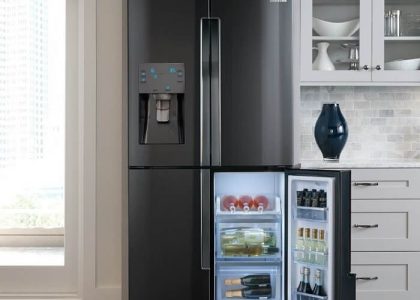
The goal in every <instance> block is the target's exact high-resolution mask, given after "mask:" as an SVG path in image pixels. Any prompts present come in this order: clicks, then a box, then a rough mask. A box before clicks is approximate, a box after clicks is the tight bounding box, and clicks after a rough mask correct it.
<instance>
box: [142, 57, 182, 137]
mask: <svg viewBox="0 0 420 300" xmlns="http://www.w3.org/2000/svg"><path fill="white" fill-rule="evenodd" d="M184 93H185V66H184V64H182V63H145V64H141V65H140V67H139V94H140V124H139V126H140V143H141V144H183V143H184V120H183V118H184V116H183V115H184V113H183V104H184V103H183V101H184Z"/></svg>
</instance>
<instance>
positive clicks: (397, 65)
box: [385, 58, 420, 71]
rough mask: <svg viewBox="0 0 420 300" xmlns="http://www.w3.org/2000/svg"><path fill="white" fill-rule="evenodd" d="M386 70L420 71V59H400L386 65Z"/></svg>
mask: <svg viewBox="0 0 420 300" xmlns="http://www.w3.org/2000/svg"><path fill="white" fill-rule="evenodd" d="M385 70H404V71H416V70H420V58H413V59H399V60H393V61H390V62H387V63H385Z"/></svg>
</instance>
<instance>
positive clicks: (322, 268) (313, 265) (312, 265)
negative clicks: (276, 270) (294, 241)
mask: <svg viewBox="0 0 420 300" xmlns="http://www.w3.org/2000/svg"><path fill="white" fill-rule="evenodd" d="M293 262H294V263H295V264H299V265H303V266H306V267H310V268H316V269H321V270H327V269H328V265H320V264H314V263H309V262H304V261H299V260H296V259H294V260H293Z"/></svg>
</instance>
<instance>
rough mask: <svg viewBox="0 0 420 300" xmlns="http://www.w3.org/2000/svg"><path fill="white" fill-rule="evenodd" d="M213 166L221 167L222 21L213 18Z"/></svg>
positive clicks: (211, 58)
mask: <svg viewBox="0 0 420 300" xmlns="http://www.w3.org/2000/svg"><path fill="white" fill-rule="evenodd" d="M210 23H211V35H210V36H211V55H210V60H211V91H210V98H211V104H210V107H211V165H212V166H220V165H221V160H222V158H221V153H222V120H221V98H222V94H221V76H222V75H221V20H220V19H219V18H211V19H210Z"/></svg>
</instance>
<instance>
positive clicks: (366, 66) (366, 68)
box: [362, 65, 370, 71]
mask: <svg viewBox="0 0 420 300" xmlns="http://www.w3.org/2000/svg"><path fill="white" fill-rule="evenodd" d="M362 69H363V70H365V71H369V70H370V67H369V66H368V65H364V66H363V67H362Z"/></svg>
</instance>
